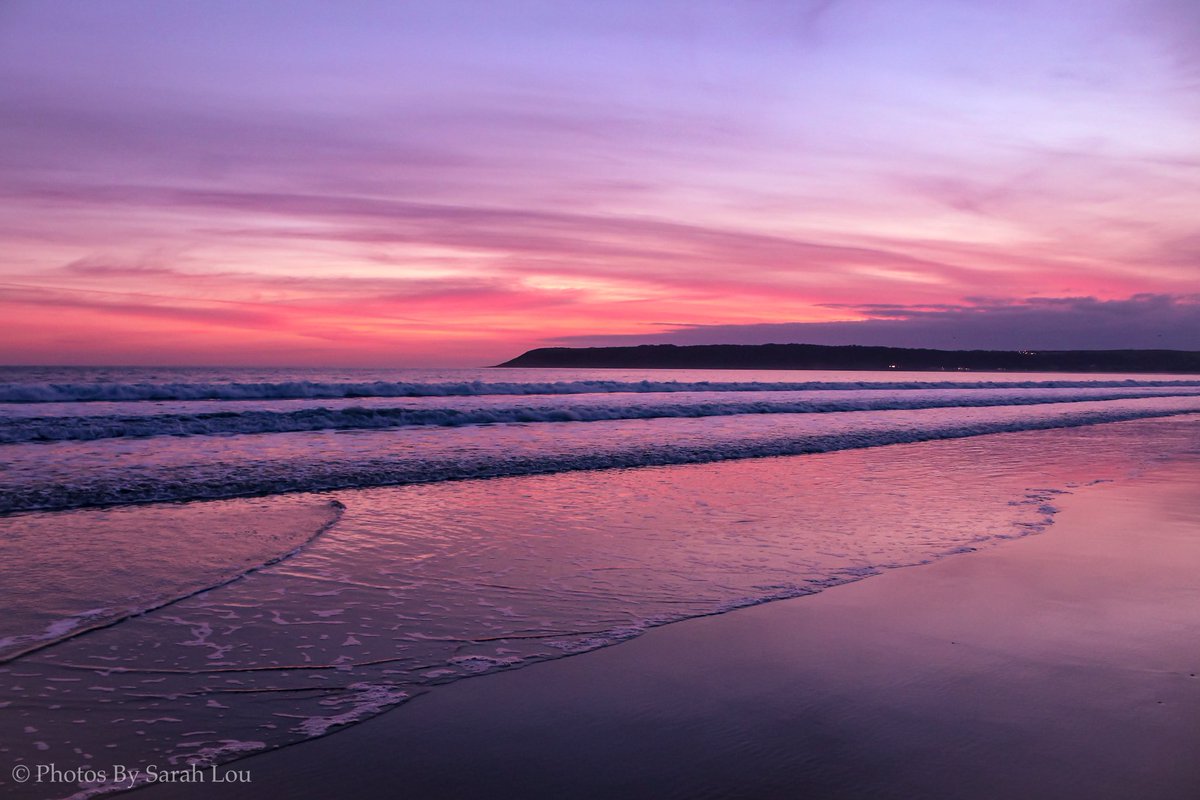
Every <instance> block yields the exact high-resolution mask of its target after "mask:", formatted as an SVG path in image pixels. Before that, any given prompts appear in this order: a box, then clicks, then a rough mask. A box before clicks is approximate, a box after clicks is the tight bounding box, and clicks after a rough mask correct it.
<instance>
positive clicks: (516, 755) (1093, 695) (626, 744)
mask: <svg viewBox="0 0 1200 800" xmlns="http://www.w3.org/2000/svg"><path fill="white" fill-rule="evenodd" d="M1198 479H1200V460H1196V459H1185V460H1180V461H1174V462H1171V463H1168V464H1165V465H1162V466H1160V467H1157V468H1155V469H1153V470H1150V471H1148V472H1147V473H1145V474H1143V475H1141V476H1139V477H1137V478H1132V479H1130V480H1128V481H1123V482H1120V483H1113V484H1100V485H1096V486H1091V487H1085V488H1080V489H1077V490H1076V493H1075V494H1073V495H1071V496H1069V497H1065V498H1063V499H1062V502H1061V506H1062V510H1061V512H1060V513H1059V514H1058V515H1057V517H1056V521H1055V524H1054V526H1053V527H1052V528H1050V529H1049V530H1048V531H1047V532H1046V533H1045V534H1042V535H1035V536H1029V537H1024V538H1022V539H1018V540H1014V541H1011V542H1007V543H1004V544H1001V545H999V546H997V547H992V548H988V549H986V550H982V551H977V552H974V553H966V554H962V555H956V556H953V557H951V558H946V559H941V560H938V561H935V562H933V563H931V564H927V565H922V566H916V567H908V568H903V569H897V570H892V571H889V572H886V573H884V574H882V575H878V576H874V577H871V578H868V579H865V580H861V581H856V582H854V583H850V584H845V585H842V586H837V587H834V588H831V589H828V590H825V591H822V592H820V593H818V594H815V595H810V596H806V597H800V598H796V599H792V600H783V601H776V602H772V603H767V604H764V605H759V606H753V607H750V608H744V609H740V610H736V611H732V612H729V613H726V614H722V615H718V616H714V617H703V618H698V619H692V620H687V621H684V622H679V623H673V624H671V625H667V626H664V627H661V628H656V629H654V630H651V631H649V632H647V633H646V634H644V635H642V636H640V637H638V638H637V639H634V640H631V641H628V642H624V643H622V644H620V645H617V646H612V647H607V648H604V649H601V650H598V651H593V652H590V653H586V654H583V655H580V656H575V657H571V658H564V659H558V660H554V661H549V662H543V663H540V664H535V665H532V666H529V667H526V668H523V669H519V670H514V671H511V672H502V673H496V674H491V675H486V676H481V677H478V678H472V679H469V680H463V681H459V682H456V683H454V684H451V685H446V686H441V687H438V689H437V690H436V691H435V692H432V693H430V694H428V695H424V696H421V697H418V698H416V699H414V700H412V701H410V702H408V703H405V704H403V705H402V706H400V707H398V708H396V709H393V710H391V711H389V712H387V713H385V714H383V715H381V716H379V717H376V718H374V719H371V720H368V721H366V722H363V723H359V724H356V725H353V726H351V727H349V728H347V729H345V730H342V731H339V732H337V733H335V734H333V735H331V736H328V737H325V738H322V739H317V740H313V741H309V742H304V743H300V744H297V745H294V746H290V747H286V748H283V749H280V750H276V751H272V752H268V753H263V754H260V755H256V756H253V757H251V758H248V759H244V760H241V761H236V762H233V763H231V764H229V765H226V768H229V769H237V770H239V771H246V772H248V774H249V776H250V777H251V782H250V783H249V784H227V785H222V786H221V787H202V786H199V785H194V786H184V785H160V786H148V787H146V788H143V789H140V790H138V795H137V796H138V797H143V798H147V800H150V799H151V798H162V799H163V800H166V799H167V798H201V797H203V798H208V797H220V798H230V800H233V799H234V798H252V797H253V798H258V797H263V796H281V797H282V796H287V797H297V798H321V797H328V796H331V795H332V794H336V793H338V792H344V791H346V790H347V789H348V788H353V790H354V794H355V796H356V797H366V798H373V797H379V798H384V797H389V798H390V797H395V796H403V797H412V798H437V797H447V798H449V797H454V798H471V797H481V798H482V797H485V796H486V797H491V796H494V794H495V793H496V792H497V791H500V792H502V793H504V794H509V795H512V796H527V797H550V796H559V795H562V796H571V797H613V796H621V797H647V798H650V797H655V798H658V797H698V796H707V797H788V796H811V797H880V798H893V797H895V798H901V797H903V798H909V797H946V798H950V797H969V798H992V797H995V798H1002V797H1013V796H1026V797H1047V798H1049V797H1079V798H1085V797H1086V798H1107V797H1111V798H1125V797H1132V796H1137V797H1140V798H1163V800H1171V799H1173V798H1185V797H1191V796H1194V795H1195V793H1196V792H1197V791H1200V765H1196V764H1195V762H1194V758H1193V754H1194V752H1195V750H1196V747H1197V745H1200V678H1197V677H1196V675H1197V673H1200V635H1197V634H1200V602H1197V601H1200V576H1197V575H1196V574H1195V573H1196V571H1195V569H1194V567H1193V565H1195V564H1197V563H1200V498H1197V497H1196V496H1195V494H1196V493H1195V491H1194V489H1195V486H1196V485H1197V482H1198Z"/></svg>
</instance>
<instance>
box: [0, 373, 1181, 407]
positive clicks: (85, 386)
mask: <svg viewBox="0 0 1200 800" xmlns="http://www.w3.org/2000/svg"><path fill="white" fill-rule="evenodd" d="M1185 386H1191V387H1200V380H1137V379H1133V378H1131V379H1128V380H1047V381H884V382H880V381H808V382H760V381H744V382H736V381H735V382H716V381H694V382H687V381H607V380H586V381H555V382H546V383H537V382H532V383H530V382H519V383H515V382H508V383H506V382H495V383H493V382H490V381H462V382H452V383H418V382H404V381H399V382H396V381H370V382H356V383H324V382H314V381H286V382H282V383H5V384H0V403H89V402H129V401H168V400H289V399H313V400H320V399H333V398H355V397H470V396H483V395H534V394H548V395H561V394H608V393H648V392H767V391H769V392H784V391H822V390H856V389H873V390H890V391H898V390H905V389H1082V388H1111V387H1185Z"/></svg>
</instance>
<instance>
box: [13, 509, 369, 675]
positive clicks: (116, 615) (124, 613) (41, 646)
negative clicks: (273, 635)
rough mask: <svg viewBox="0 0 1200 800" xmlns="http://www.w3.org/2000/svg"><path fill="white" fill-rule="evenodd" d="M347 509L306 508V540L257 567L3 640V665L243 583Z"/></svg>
mask: <svg viewBox="0 0 1200 800" xmlns="http://www.w3.org/2000/svg"><path fill="white" fill-rule="evenodd" d="M344 509H345V505H343V504H342V503H341V502H340V501H337V500H331V501H329V502H328V503H326V504H324V505H322V506H319V507H316V508H305V509H303V517H302V518H300V519H297V520H296V522H297V523H298V524H300V525H310V527H309V528H308V531H306V535H305V536H304V538H303V539H302V540H301V541H300V542H299V543H297V544H295V545H294V546H293V547H291V548H289V549H288V550H286V551H284V552H281V553H276V554H274V555H271V556H270V557H269V558H265V559H264V560H262V561H260V562H259V563H257V564H253V565H250V566H247V567H243V568H240V569H235V570H232V571H228V572H226V573H225V574H218V575H210V576H208V577H207V579H205V580H204V582H203V583H199V584H197V585H191V586H189V585H187V584H186V583H185V584H184V585H182V586H180V587H178V588H177V589H176V590H175V591H174V592H168V593H166V594H163V595H162V596H160V597H157V598H153V599H151V600H148V601H143V602H141V603H139V604H137V605H132V606H128V607H122V608H109V607H104V608H95V609H89V610H87V611H82V612H76V613H74V614H72V615H70V616H66V617H63V618H61V619H58V620H55V621H53V622H51V623H50V624H49V625H47V626H46V627H45V629H44V630H42V631H40V632H37V633H30V634H24V635H17V636H9V637H5V638H4V639H0V665H3V664H8V663H10V662H12V661H16V660H17V659H18V658H23V657H24V656H27V655H30V654H31V653H36V652H38V651H40V650H45V649H47V648H49V647H53V646H54V645H56V644H59V643H60V642H65V641H67V640H68V639H75V638H77V637H79V636H83V635H85V634H88V633H91V632H92V631H97V630H101V629H103V628H111V627H112V626H114V625H117V624H119V623H121V622H124V621H125V620H127V619H130V618H132V617H137V616H141V615H142V614H147V613H149V612H151V611H157V610H158V609H160V608H166V607H167V606H170V605H173V604H175V603H178V602H179V601H180V600H185V599H187V598H189V597H195V596H196V595H198V594H201V593H203V592H208V591H212V590H213V589H216V588H219V587H221V586H227V585H228V584H230V583H233V582H234V581H237V580H241V579H242V578H244V577H246V576H247V575H250V574H253V573H255V572H258V571H259V570H261V569H265V568H266V567H269V566H272V565H274V564H278V563H279V562H281V561H284V560H285V559H288V558H291V557H292V556H294V555H296V554H297V553H300V552H301V551H303V550H304V549H305V548H307V547H308V546H309V545H310V544H312V542H313V541H315V540H316V538H317V537H318V536H320V535H321V534H322V533H324V532H325V531H327V530H329V529H330V528H331V527H333V525H334V523H336V522H337V521H338V520H339V519H340V518H341V515H342V511H343V510H344ZM313 512H317V514H316V517H317V518H316V519H311V520H310V519H308V517H309V516H310V515H312V513H313Z"/></svg>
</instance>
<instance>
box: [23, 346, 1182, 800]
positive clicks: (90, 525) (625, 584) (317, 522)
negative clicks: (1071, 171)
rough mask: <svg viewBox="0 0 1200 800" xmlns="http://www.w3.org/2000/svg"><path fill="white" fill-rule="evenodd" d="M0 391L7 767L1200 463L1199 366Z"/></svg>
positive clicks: (505, 651) (812, 572)
mask: <svg viewBox="0 0 1200 800" xmlns="http://www.w3.org/2000/svg"><path fill="white" fill-rule="evenodd" d="M4 381H7V384H5V385H3V386H0V441H8V442H9V443H8V444H3V445H0V487H2V489H3V492H0V510H3V511H6V512H9V513H7V514H6V515H4V516H0V602H2V604H3V608H4V609H5V611H6V614H5V615H4V617H3V621H2V622H0V658H4V657H6V655H7V657H9V658H12V657H13V656H19V657H17V658H15V659H14V660H11V661H10V662H9V663H6V664H2V665H0V709H3V715H2V716H0V753H4V754H5V756H6V760H10V761H12V762H13V763H17V764H38V763H44V762H46V761H47V760H54V761H55V763H57V764H59V765H60V766H62V765H74V766H83V765H85V764H118V763H120V764H126V765H130V766H135V767H136V766H145V765H148V764H155V765H158V766H161V767H170V766H173V765H174V766H179V765H183V764H186V763H190V762H201V763H208V762H224V761H227V760H229V759H231V758H235V757H237V756H238V755H242V754H245V753H250V752H256V751H259V750H262V749H266V748H271V747H276V746H279V745H282V744H286V743H289V742H294V741H299V740H302V739H305V738H310V737H313V736H319V735H322V734H324V733H326V732H328V731H331V730H336V729H337V728H338V727H339V726H341V725H345V724H350V723H353V722H355V721H357V720H360V719H363V718H366V717H368V716H371V715H373V714H375V713H378V712H379V711H380V710H382V709H385V708H388V707H390V706H392V705H396V704H398V703H401V702H403V701H404V700H405V699H408V698H411V697H413V696H415V695H416V694H419V693H422V692H426V691H431V690H432V691H436V690H437V689H436V687H437V686H438V685H440V684H443V683H446V682H448V681H455V680H459V679H461V678H464V677H469V676H471V675H478V674H483V673H487V672H491V671H495V670H499V669H509V668H515V667H520V666H523V665H526V664H530V663H535V662H537V661H541V660H545V659H548V658H557V657H561V656H564V655H569V654H573V653H581V652H586V651H588V650H591V649H594V648H598V647H603V646H606V645H610V644H614V643H617V642H620V641H623V640H626V639H628V638H630V637H633V636H636V635H638V634H639V633H641V632H643V631H645V630H647V629H648V628H650V627H653V626H656V625H662V624H666V623H669V622H671V621H675V620H680V619H686V618H689V617H695V616H699V615H706V614H714V613H720V612H722V611H726V610H729V609H732V608H736V607H740V606H745V605H749V604H755V603H762V602H766V601H769V600H773V599H778V598H783V597H794V596H798V595H803V594H807V593H811V592H815V591H820V590H821V589H822V588H825V587H827V586H830V585H834V584H838V583H842V582H846V581H850V580H857V579H859V578H863V577H867V576H870V575H873V574H876V573H878V572H879V571H881V570H885V569H892V568H898V567H903V566H907V565H912V564H918V563H924V562H927V561H929V560H931V559H936V558H940V557H944V556H948V555H953V554H955V553H961V552H964V551H967V550H970V549H974V548H979V547H986V546H990V545H991V544H994V543H996V542H999V541H1003V540H1005V539H1009V538H1013V537H1017V536H1023V535H1026V534H1029V533H1037V532H1040V531H1042V530H1044V529H1045V528H1046V527H1047V526H1048V525H1049V524H1050V523H1051V522H1052V520H1053V515H1054V513H1055V505H1054V503H1055V498H1056V497H1057V496H1059V494H1060V493H1062V492H1068V491H1072V490H1073V489H1074V488H1076V487H1078V486H1081V485H1085V484H1088V483H1090V482H1094V481H1104V480H1121V479H1123V478H1124V477H1126V476H1128V475H1130V474H1132V473H1135V472H1137V471H1139V470H1142V469H1144V468H1146V467H1147V466H1150V465H1153V464H1156V463H1158V462H1159V461H1161V460H1164V459H1171V458H1174V457H1176V456H1178V455H1180V454H1185V453H1194V452H1196V451H1197V450H1198V449H1200V440H1198V437H1197V431H1198V430H1200V429H1198V428H1197V424H1196V423H1197V421H1200V414H1198V413H1197V412H1200V381H1197V380H1196V379H1195V378H1194V377H1187V376H1182V377H1181V376H1134V377H1130V376H1080V375H1033V376H1023V375H975V374H969V373H967V374H954V373H951V374H945V375H944V374H929V373H923V374H916V375H901V374H895V373H796V372H784V373H746V372H724V373H718V372H682V371H645V372H628V373H626V372H614V371H591V372H576V371H549V370H519V371H514V370H499V371H480V370H477V371H451V372H444V373H432V372H417V371H406V372H380V373H363V372H358V371H345V372H312V371H295V370H292V371H248V370H225V371H221V370H148V369H143V370H124V371H123V370H117V369H114V370H70V369H58V370H42V371H38V370H36V369H30V370H12V369H5V370H0V383H3V382H4ZM347 387H350V388H347ZM405 392H406V393H407V394H402V393H405ZM6 393H7V394H6ZM372 393H374V395H373V396H361V395H363V394H367V395H371V394H372ZM97 396H102V397H108V398H109V399H95V397H97ZM64 397H69V398H72V399H71V400H70V401H69V402H64V401H63V398H64ZM234 397H237V398H241V399H229V398H234ZM4 398H8V399H9V400H13V399H20V398H25V399H26V400H27V401H29V402H8V403H5V402H2V401H3V399H4ZM139 398H140V399H139ZM148 398H159V399H148ZM197 398H209V399H197ZM472 415H473V416H472ZM289 425H291V426H292V427H288V426H289ZM297 425H300V426H301V427H302V426H304V425H309V426H310V428H311V429H295V428H296V426H297ZM38 431H40V433H38ZM479 477H491V478H492V479H491V480H453V479H464V478H479ZM314 490H326V491H324V492H322V493H316V494H314V493H313V492H314ZM282 492H287V493H290V494H280V493H282ZM238 495H247V496H251V497H249V498H247V499H227V500H216V501H207V502H181V501H193V500H197V499H200V498H220V497H226V498H228V497H234V496H238ZM335 498H336V499H337V500H338V501H340V502H342V503H344V504H345V506H346V510H345V511H344V512H343V513H342V516H341V518H340V520H339V521H338V522H337V523H336V524H335V525H334V526H333V527H332V528H330V529H329V530H327V531H325V532H324V533H321V534H320V535H319V536H317V538H315V539H313V540H312V541H309V540H310V538H311V537H312V536H313V535H314V534H315V533H317V532H318V531H320V530H321V529H322V528H323V526H324V525H325V524H326V522H328V520H329V519H330V515H331V514H332V513H333V512H332V511H331V509H330V508H329V506H328V502H329V501H330V500H331V499H335ZM150 501H173V502H167V503H162V502H157V503H155V502H150ZM73 508H74V509H76V510H69V509H73ZM13 512H19V513H13ZM284 556H286V557H285V558H283V560H279V559H280V558H281V557H284ZM239 575H240V576H242V577H240V578H238V579H236V580H233V581H232V582H229V580H230V578H233V577H236V576H239ZM216 584H220V585H219V586H216ZM203 587H215V588H210V589H208V590H202V591H199V592H198V593H197V590H199V589H203ZM164 604H165V605H164ZM141 611H147V613H138V612H141ZM116 621H119V624H115V625H108V626H107V627H101V628H99V629H96V630H91V631H90V632H86V633H84V634H83V635H75V634H79V633H80V632H83V631H86V630H88V629H90V628H92V627H94V626H97V625H99V626H103V625H107V624H108V623H112V622H116ZM44 645H50V646H48V647H43V646H44ZM31 648H42V649H37V650H36V652H28V653H26V654H25V655H20V654H21V653H22V652H24V651H27V650H30V649H31ZM7 779H8V775H7V771H6V770H0V782H5V781H7ZM100 788H113V787H100ZM118 788H120V787H118ZM6 789H7V790H9V791H12V792H18V791H19V792H21V793H24V794H21V795H20V796H30V797H46V796H61V795H63V794H69V793H70V791H68V790H69V789H72V787H65V788H64V787H61V786H60V787H57V788H56V789H55V790H54V791H50V790H49V789H48V787H47V786H44V785H43V786H41V787H40V788H39V787H37V786H33V785H26V786H24V787H20V788H19V789H18V788H17V787H12V786H8V787H6ZM59 789H61V790H62V791H59Z"/></svg>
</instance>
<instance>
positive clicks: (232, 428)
mask: <svg viewBox="0 0 1200 800" xmlns="http://www.w3.org/2000/svg"><path fill="white" fill-rule="evenodd" d="M1188 396H1200V387H1198V388H1196V389H1189V390H1174V391H1162V390H1161V389H1159V390H1157V391H1140V392H1139V391H1131V390H1129V389H1125V390H1123V391H1119V392H1118V391H1111V392H1096V391H1094V390H1090V391H1088V392H1078V393H1075V394H1065V393H1061V392H1055V393H1053V394H1049V393H1036V392H1026V393H1011V392H1009V393H1005V394H998V393H978V392H974V393H968V392H944V393H941V394H938V395H930V394H926V393H922V394H921V395H918V396H910V395H909V393H907V392H900V393H897V394H891V395H882V396H881V395H880V394H877V393H873V392H869V393H864V394H863V395H858V396H853V397H838V398H837V399H804V400H795V401H778V400H724V401H712V402H694V401H693V402H682V403H628V404H620V405H615V404H605V405H565V406H562V405H560V406H555V405H540V406H509V407H495V408H476V409H459V408H358V407H354V408H333V409H330V408H304V409H299V410H291V411H262V410H250V411H225V410H221V411H215V412H210V413H197V414H146V415H125V416H121V415H86V416H56V417H18V418H11V419H8V420H5V421H4V423H3V424H2V425H0V444H17V443H22V442H49V441H93V440H97V439H119V438H126V437H147V436H204V435H216V434H226V433H295V432H299V431H317V430H372V429H380V428H397V427H414V426H440V427H460V426H464V425H491V424H506V423H533V422H598V421H606V420H623V419H667V418H675V417H721V416H734V415H738V414H810V413H811V414H821V413H831V412H841V411H891V410H901V409H925V408H985V407H993V406H1027V405H1041V404H1045V403H1084V402H1096V401H1104V400H1129V399H1139V398H1151V397H1188Z"/></svg>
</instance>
